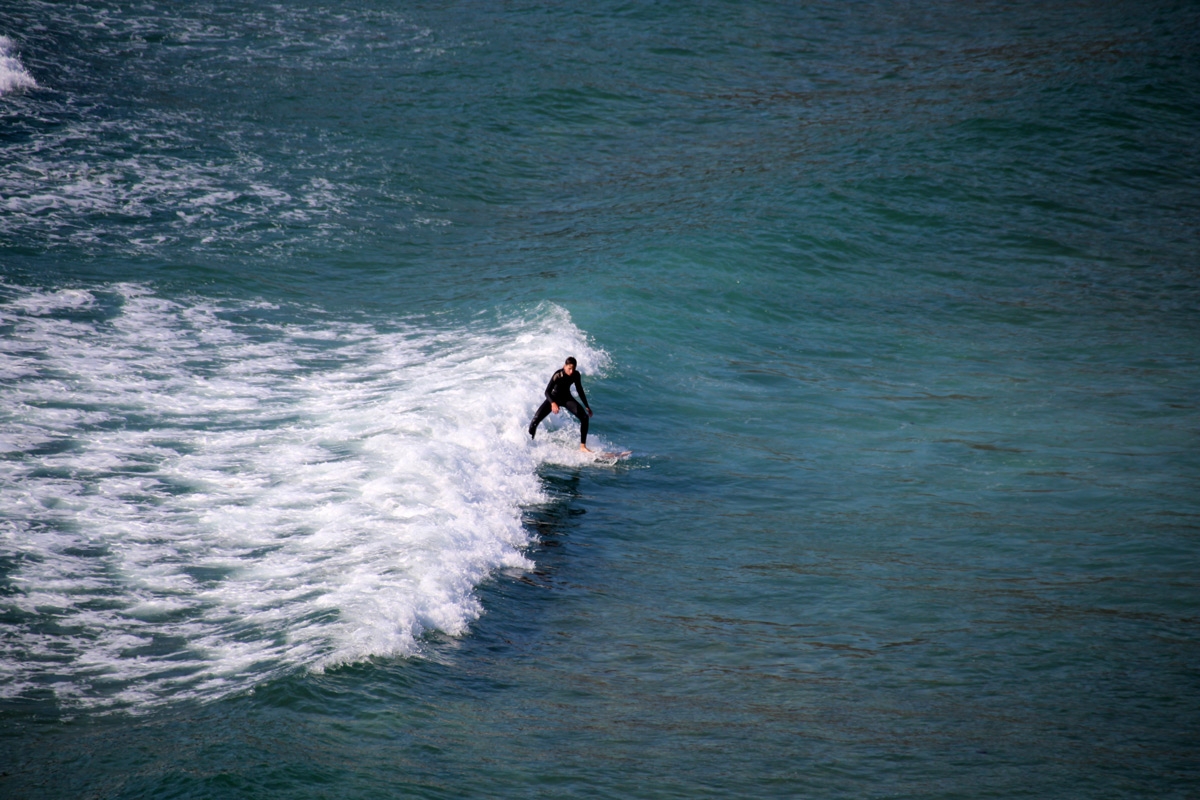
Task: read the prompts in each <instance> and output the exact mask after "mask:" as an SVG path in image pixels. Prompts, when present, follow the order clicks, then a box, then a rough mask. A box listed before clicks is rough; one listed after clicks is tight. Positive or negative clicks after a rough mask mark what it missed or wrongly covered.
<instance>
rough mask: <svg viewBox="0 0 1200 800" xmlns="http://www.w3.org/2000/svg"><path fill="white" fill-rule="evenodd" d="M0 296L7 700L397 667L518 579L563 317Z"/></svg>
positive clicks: (576, 349) (100, 702)
mask: <svg viewBox="0 0 1200 800" xmlns="http://www.w3.org/2000/svg"><path fill="white" fill-rule="evenodd" d="M4 294H5V295H7V298H6V300H5V302H3V304H0V403H2V405H0V493H2V496H0V500H2V502H0V509H2V511H0V591H2V592H3V597H4V602H3V605H2V608H3V617H4V619H5V624H6V628H7V630H8V635H7V636H6V637H4V638H3V639H2V640H0V693H2V694H3V695H4V696H7V697H18V696H23V695H29V694H30V693H35V692H45V691H46V690H47V688H48V689H50V690H51V691H53V693H54V694H55V696H56V697H57V698H58V699H59V701H60V702H63V703H65V704H66V705H68V706H84V707H93V708H95V707H117V706H120V707H129V706H143V705H153V704H156V703H161V702H164V701H166V700H168V699H172V698H181V697H204V698H208V697H216V696H221V695H225V694H228V693H230V692H235V691H239V690H242V689H245V688H247V687H250V686H253V685H254V684H256V683H258V682H261V681H263V680H265V679H267V678H270V677H272V676H276V675H279V674H281V673H284V672H288V671H296V670H305V669H308V670H318V671H319V670H322V669H324V668H326V667H329V666H332V665H337V664H341V663H347V662H353V661H357V660H361V659H366V658H369V657H373V656H391V655H402V656H403V655H413V654H417V653H418V652H419V637H421V635H422V634H423V633H424V632H427V631H431V630H438V631H443V632H445V633H447V634H451V635H456V634H461V633H463V632H464V631H465V630H466V629H467V626H468V625H469V624H470V622H471V621H472V620H474V619H475V618H476V617H478V616H479V614H480V613H481V608H480V605H479V602H478V600H477V598H476V596H475V594H474V588H475V587H476V586H477V585H478V584H479V583H480V582H481V581H483V580H484V579H485V578H487V577H488V575H489V574H492V573H493V572H494V571H496V570H498V569H504V568H517V569H521V568H525V567H527V566H528V564H527V562H526V560H525V558H524V557H523V555H522V552H521V551H522V547H523V546H524V545H525V544H526V541H527V533H526V531H525V529H524V527H523V526H522V524H521V507H522V506H523V505H524V504H530V503H537V502H539V501H542V500H544V497H543V495H542V492H541V490H540V486H539V481H538V480H537V476H536V472H535V470H536V468H537V466H538V464H539V463H540V462H541V461H545V460H547V459H550V460H555V459H557V460H562V459H566V460H568V461H569V460H570V459H571V458H572V457H573V455H572V454H571V450H570V447H571V430H570V429H569V427H563V428H562V429H560V430H559V431H557V432H556V431H550V432H549V435H548V436H541V437H539V440H538V443H537V444H536V445H535V446H531V445H530V443H529V441H528V437H527V435H526V434H525V432H524V427H525V424H526V422H527V419H528V416H529V415H530V413H531V412H532V409H533V407H534V405H535V404H536V403H537V402H538V400H539V399H540V397H539V395H540V392H541V390H542V384H543V382H544V380H545V378H546V376H547V375H548V374H549V372H550V371H551V370H552V369H553V368H554V367H555V366H557V365H558V363H559V362H561V359H562V357H563V354H564V352H566V351H569V352H571V353H573V354H574V355H576V357H577V358H579V360H580V364H581V367H582V368H583V369H584V370H585V371H586V372H588V373H590V374H595V372H596V371H597V370H599V369H602V367H603V364H604V362H605V360H606V356H605V354H604V353H603V352H602V351H599V350H597V349H595V348H592V347H589V346H588V344H587V342H586V338H585V336H584V335H583V334H582V333H581V332H580V331H579V330H578V329H577V328H576V327H575V326H574V325H573V324H572V323H571V321H570V318H569V316H568V315H567V313H566V312H565V311H563V310H562V309H560V308H558V307H554V306H543V307H540V308H538V309H537V310H535V311H534V312H532V313H531V314H530V315H529V316H527V317H525V318H520V319H515V318H514V319H508V320H502V321H493V322H491V323H480V324H478V325H472V326H471V327H470V328H469V329H461V328H437V327H429V326H425V327H423V326H422V325H421V324H419V322H418V323H413V322H409V323H403V324H394V325H392V324H389V325H388V326H383V325H380V324H379V323H370V322H350V321H345V320H334V319H326V318H323V317H324V316H325V315H323V314H322V313H321V312H320V311H319V310H313V309H295V308H281V307H279V306H274V305H270V304H264V303H248V302H237V301H212V300H207V299H199V298H195V299H188V300H171V299H165V298H163V297H160V296H156V295H155V294H154V293H152V292H150V291H148V290H147V289H145V288H144V287H140V286H136V285H118V286H111V287H106V288H103V289H90V290H83V289H66V290H58V291H41V292H39V291H28V290H17V289H13V288H12V287H8V288H7V289H5V290H4Z"/></svg>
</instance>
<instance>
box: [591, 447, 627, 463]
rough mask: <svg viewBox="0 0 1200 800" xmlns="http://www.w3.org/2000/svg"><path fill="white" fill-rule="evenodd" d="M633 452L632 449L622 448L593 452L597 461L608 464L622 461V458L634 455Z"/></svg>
mask: <svg viewBox="0 0 1200 800" xmlns="http://www.w3.org/2000/svg"><path fill="white" fill-rule="evenodd" d="M632 453H633V451H632V450H621V451H619V452H603V453H593V454H592V456H593V458H594V460H596V461H603V462H606V463H608V464H615V463H617V462H618V461H620V460H621V459H622V458H627V457H628V456H630V455H632Z"/></svg>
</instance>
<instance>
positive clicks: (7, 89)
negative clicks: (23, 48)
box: [0, 36, 38, 96]
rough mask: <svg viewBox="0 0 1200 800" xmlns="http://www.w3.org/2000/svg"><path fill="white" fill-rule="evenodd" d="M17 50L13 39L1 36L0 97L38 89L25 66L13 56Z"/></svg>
mask: <svg viewBox="0 0 1200 800" xmlns="http://www.w3.org/2000/svg"><path fill="white" fill-rule="evenodd" d="M15 49H16V48H15V47H14V45H13V41H12V39H9V38H8V37H7V36H0V96H4V95H6V94H10V93H12V92H19V91H24V90H27V89H36V88H38V84H37V81H35V80H34V79H33V76H32V75H30V74H29V71H28V70H26V69H25V65H24V64H22V63H21V61H20V59H18V58H17V57H16V56H15V55H13V50H15Z"/></svg>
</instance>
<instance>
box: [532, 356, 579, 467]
mask: <svg viewBox="0 0 1200 800" xmlns="http://www.w3.org/2000/svg"><path fill="white" fill-rule="evenodd" d="M572 386H574V387H575V391H576V392H578V393H579V399H580V400H582V401H583V406H582V407H581V406H580V405H579V403H577V402H576V401H575V398H574V397H572V396H571V387H572ZM559 406H562V407H563V408H565V409H566V410H567V411H570V412H571V413H572V414H574V415H575V419H577V420H579V449H580V450H587V449H588V447H587V429H588V418H589V417H591V416H592V407H591V406H589V405H588V401H587V395H586V394H584V393H583V381H582V380H580V377H579V371H578V370H576V369H575V359H574V358H572V357H570V356H568V357H567V362H566V363H565V364H563V368H562V369H560V370H559V371H558V372H556V373H554V375H553V376H552V377H551V378H550V383H548V384H546V402H544V403H542V405H541V406H540V407H539V408H538V410H537V413H536V414H534V415H533V422H531V423H529V436H530V438H533V436H534V435H536V434H537V426H538V424H539V423H540V422H541V421H542V420H544V419H545V418H546V415H547V414H549V413H550V412H554V413H555V414H557V413H558V407H559ZM584 409H587V414H586V415H585V414H584V413H583V411H584ZM588 452H591V451H590V450H588Z"/></svg>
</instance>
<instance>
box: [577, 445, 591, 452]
mask: <svg viewBox="0 0 1200 800" xmlns="http://www.w3.org/2000/svg"><path fill="white" fill-rule="evenodd" d="M579 449H580V450H582V451H583V452H585V453H590V452H592V451H591V450H588V446H587V445H586V444H581V445H579Z"/></svg>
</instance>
